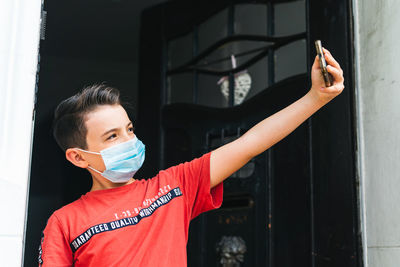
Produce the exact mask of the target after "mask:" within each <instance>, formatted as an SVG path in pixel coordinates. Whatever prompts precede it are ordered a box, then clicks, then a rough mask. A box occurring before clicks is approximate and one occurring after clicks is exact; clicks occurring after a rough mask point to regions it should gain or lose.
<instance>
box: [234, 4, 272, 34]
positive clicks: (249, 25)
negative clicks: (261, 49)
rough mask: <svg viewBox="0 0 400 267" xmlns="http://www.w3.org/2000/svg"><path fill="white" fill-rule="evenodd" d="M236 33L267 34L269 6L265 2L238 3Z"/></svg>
mask: <svg viewBox="0 0 400 267" xmlns="http://www.w3.org/2000/svg"><path fill="white" fill-rule="evenodd" d="M235 33H236V34H254V35H266V33H267V6H266V5H265V4H241V5H236V6H235Z"/></svg>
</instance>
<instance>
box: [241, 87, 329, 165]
mask: <svg viewBox="0 0 400 267" xmlns="http://www.w3.org/2000/svg"><path fill="white" fill-rule="evenodd" d="M325 104H326V103H323V102H322V101H321V100H319V99H318V98H317V97H315V96H314V95H313V93H312V91H309V92H308V93H307V94H306V95H304V96H303V97H302V98H300V99H299V100H297V101H296V102H294V103H293V104H291V105H290V106H288V107H286V108H284V109H282V110H281V111H279V112H277V113H275V114H273V115H272V116H270V117H268V118H266V119H264V120H263V121H261V122H259V123H258V124H257V125H255V126H254V127H252V128H251V129H250V130H249V131H247V132H246V133H245V134H244V135H243V136H242V137H241V139H242V140H241V142H243V143H244V145H243V147H244V148H245V151H244V152H245V153H246V154H247V155H248V157H249V159H251V158H253V157H255V156H257V155H258V154H260V153H262V152H264V151H265V150H267V149H268V148H270V147H271V146H273V145H274V144H276V143H277V142H279V141H280V140H282V139H283V138H285V137H286V136H287V135H289V134H290V133H291V132H292V131H294V130H295V129H296V128H297V127H298V126H299V125H300V124H302V123H303V122H304V121H305V120H306V119H307V118H309V117H310V116H311V115H312V114H314V113H315V112H316V111H317V110H318V109H320V108H321V107H322V106H324V105H325Z"/></svg>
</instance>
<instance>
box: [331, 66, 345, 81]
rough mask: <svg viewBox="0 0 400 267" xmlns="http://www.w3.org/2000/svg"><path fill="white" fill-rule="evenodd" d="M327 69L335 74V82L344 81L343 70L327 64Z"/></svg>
mask: <svg viewBox="0 0 400 267" xmlns="http://www.w3.org/2000/svg"><path fill="white" fill-rule="evenodd" d="M327 70H328V72H329V73H330V74H331V75H332V76H333V79H334V81H335V82H338V83H342V82H343V81H344V78H343V75H342V71H341V70H339V69H337V68H334V67H333V66H327Z"/></svg>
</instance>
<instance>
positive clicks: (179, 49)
mask: <svg viewBox="0 0 400 267" xmlns="http://www.w3.org/2000/svg"><path fill="white" fill-rule="evenodd" d="M192 47H193V34H192V33H190V34H187V35H185V36H182V37H179V38H176V39H173V40H171V41H169V43H168V69H173V68H176V67H178V66H181V65H183V64H186V63H187V62H188V61H189V60H191V59H192V55H193V53H192Z"/></svg>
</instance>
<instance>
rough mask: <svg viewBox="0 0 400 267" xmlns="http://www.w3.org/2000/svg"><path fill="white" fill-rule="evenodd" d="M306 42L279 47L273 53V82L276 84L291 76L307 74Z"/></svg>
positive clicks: (300, 41)
mask: <svg viewBox="0 0 400 267" xmlns="http://www.w3.org/2000/svg"><path fill="white" fill-rule="evenodd" d="M306 55H307V51H306V41H305V40H304V39H303V40H299V41H297V42H294V43H291V44H288V45H286V46H283V47H281V48H280V49H278V50H276V52H275V81H276V82H278V81H280V80H283V79H285V78H288V77H290V76H293V75H297V74H301V73H306V72H307V57H306Z"/></svg>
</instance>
